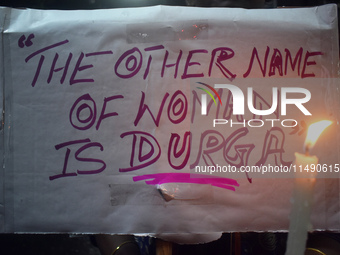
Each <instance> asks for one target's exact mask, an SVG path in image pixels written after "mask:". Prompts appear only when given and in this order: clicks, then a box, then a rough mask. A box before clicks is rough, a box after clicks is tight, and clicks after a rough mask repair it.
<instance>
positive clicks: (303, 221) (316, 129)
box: [286, 120, 332, 255]
mask: <svg viewBox="0 0 340 255" xmlns="http://www.w3.org/2000/svg"><path fill="white" fill-rule="evenodd" d="M330 124H332V122H331V121H328V120H323V121H320V122H317V123H314V124H312V125H310V127H309V128H308V132H307V137H306V141H305V144H304V148H305V154H301V153H298V152H296V153H295V165H296V173H295V182H294V191H293V196H292V204H293V205H292V211H291V215H290V224H289V234H288V240H287V249H286V255H300V254H301V255H303V254H304V253H305V250H306V242H307V237H308V230H310V229H311V223H310V212H311V206H312V201H313V190H314V185H315V181H316V180H315V177H316V171H314V172H311V171H310V170H311V165H313V164H314V165H315V166H316V165H317V164H318V161H319V159H318V158H317V157H316V156H311V155H309V151H310V149H311V148H312V147H313V146H314V144H315V143H316V140H317V139H318V137H319V136H320V135H321V133H322V132H323V130H324V129H325V128H327V127H328V126H329V125H330ZM305 169H306V170H305ZM307 169H308V171H307Z"/></svg>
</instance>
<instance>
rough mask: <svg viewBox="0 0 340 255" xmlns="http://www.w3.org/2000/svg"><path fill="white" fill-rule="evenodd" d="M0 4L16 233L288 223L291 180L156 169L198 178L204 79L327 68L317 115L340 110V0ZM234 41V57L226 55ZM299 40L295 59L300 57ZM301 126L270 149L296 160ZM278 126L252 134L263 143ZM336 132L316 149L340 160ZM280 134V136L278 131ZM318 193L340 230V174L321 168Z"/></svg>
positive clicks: (224, 228)
mask: <svg viewBox="0 0 340 255" xmlns="http://www.w3.org/2000/svg"><path fill="white" fill-rule="evenodd" d="M5 15H6V20H5V18H4V17H5ZM0 16H1V22H2V23H1V27H3V28H4V29H3V32H2V34H1V36H2V38H3V40H1V43H2V44H1V46H2V49H3V50H2V54H3V55H2V58H1V59H2V62H1V64H2V65H3V66H4V69H3V70H4V73H2V77H3V78H2V80H3V79H4V83H2V86H3V89H2V90H1V91H0V95H2V94H1V93H2V91H4V95H3V97H2V98H1V99H3V100H4V109H5V115H4V118H3V121H4V130H3V131H4V138H3V140H2V141H3V146H4V156H3V160H4V168H3V169H2V170H1V176H4V178H1V181H0V187H1V191H0V194H2V196H1V198H0V199H4V200H3V201H2V200H0V204H1V205H3V204H4V207H2V206H0V219H1V221H2V222H3V224H4V225H2V227H1V229H0V230H1V231H2V232H83V233H135V234H140V233H149V234H153V235H159V234H163V235H165V236H171V235H173V234H179V233H181V234H185V235H188V234H196V235H199V234H209V233H213V234H212V235H213V236H217V237H218V236H219V233H222V232H231V231H284V230H287V228H288V223H289V212H290V207H291V204H290V196H291V190H292V184H293V180H292V179H290V178H274V179H268V178H264V179H263V178H254V179H253V180H252V182H251V183H250V182H249V181H248V179H247V178H246V176H244V177H243V178H239V179H237V180H234V181H235V182H228V185H229V186H228V187H231V188H230V189H228V188H221V187H217V186H214V185H209V184H202V183H197V182H196V184H194V183H190V184H187V185H189V186H190V191H188V192H185V190H186V189H188V186H186V184H185V183H180V184H171V181H170V182H169V183H168V184H167V181H166V180H169V179H163V181H165V183H164V184H162V183H161V182H159V183H151V184H150V183H149V184H150V185H148V184H147V183H146V182H145V180H147V179H148V180H149V181H150V180H152V178H154V177H155V176H157V178H161V176H167V178H170V177H171V178H177V179H176V180H177V181H178V178H182V179H181V180H182V182H189V181H188V179H187V176H186V175H185V174H189V163H188V162H186V161H185V160H186V159H185V157H184V156H185V153H183V152H180V149H181V147H182V146H183V137H185V135H186V134H188V132H193V133H194V131H193V130H191V127H192V126H191V123H190V116H191V115H190V114H191V113H190V110H191V105H190V104H191V100H190V97H191V87H190V82H191V80H192V79H196V80H200V81H202V80H201V79H203V78H204V79H205V80H204V81H209V79H213V78H214V79H215V78H218V79H222V80H225V81H226V82H229V81H230V79H231V78H235V77H234V76H236V80H237V79H239V78H240V79H253V78H287V79H288V78H295V79H300V80H301V83H302V84H304V85H306V84H307V83H308V80H311V79H312V80H314V79H317V78H319V79H320V78H323V82H324V81H325V80H326V81H327V82H329V84H327V82H326V83H323V84H321V85H320V86H321V89H320V91H321V92H320V95H318V92H314V91H313V90H312V95H313V96H316V98H318V100H319V101H320V102H321V104H320V109H322V111H321V110H320V112H314V110H313V113H315V114H314V116H315V117H316V116H319V117H320V116H321V117H322V116H325V115H326V117H327V118H328V117H329V118H332V119H333V120H335V121H337V120H338V116H337V114H338V109H339V106H338V102H337V98H338V97H337V96H338V94H337V93H338V85H337V84H336V80H335V78H337V77H338V37H337V17H336V6H335V5H326V6H322V7H316V8H302V9H300V8H299V9H271V10H245V9H228V8H218V9H215V8H210V9H204V8H184V7H165V6H157V7H150V8H149V7H148V8H130V9H115V10H92V11H52V10H49V11H39V10H29V9H27V10H16V9H8V8H2V9H1V13H0ZM299 50H300V51H299ZM222 51H223V52H224V53H225V54H227V55H225V54H224V55H223V54H222V55H217V54H221V52H222ZM287 52H289V53H290V54H291V57H292V58H291V61H294V59H295V60H296V61H297V62H296V63H295V64H294V63H293V62H290V63H289V62H288V61H289V60H287V58H286V57H287V54H288V53H287ZM299 52H300V53H301V58H300V59H299V58H298V57H296V56H297V55H298V53H299ZM214 54H215V55H214ZM228 54H229V55H228ZM280 54H281V57H282V58H281V60H282V61H283V62H282V63H283V64H282V65H280ZM217 56H219V58H217ZM252 56H253V58H252ZM273 56H274V57H273ZM265 60H267V62H266V63H267V64H264V61H265ZM219 61H220V62H219ZM275 61H278V62H275ZM259 62H260V63H261V65H260V64H259ZM251 63H252V64H251ZM275 63H276V64H275ZM277 63H279V64H277ZM285 63H288V64H287V67H286V66H285ZM292 65H294V68H292ZM261 68H262V70H261ZM280 68H282V73H281V69H280ZM1 70H2V69H1ZM311 89H312V88H311ZM313 100H314V99H313ZM319 101H318V102H319ZM313 102H314V101H313ZM1 105H2V104H1ZM186 106H188V108H185V107H186ZM181 107H182V108H181ZM314 108H315V109H317V108H318V107H314ZM314 108H313V109H314ZM186 111H187V112H186ZM150 113H151V114H150ZM299 128H300V129H299V130H295V133H294V134H291V135H289V133H291V132H292V130H284V129H283V128H281V129H280V130H278V131H277V132H278V133H279V134H273V136H271V137H274V138H273V139H275V137H279V135H280V134H284V136H285V137H286V138H287V139H286V140H284V145H283V147H282V148H284V149H282V150H280V151H279V154H276V153H275V152H272V153H269V154H268V155H269V157H270V158H271V159H268V160H277V159H278V158H277V157H278V155H281V156H282V157H283V158H281V160H284V161H286V162H292V161H293V160H294V152H295V151H300V152H301V151H302V147H303V140H304V135H303V132H302V131H303V130H302V127H299ZM275 130H276V129H270V128H269V129H265V130H262V133H261V132H259V134H258V135H250V136H249V137H247V138H245V139H246V140H242V139H241V140H240V141H241V143H242V142H243V143H244V142H245V141H247V142H248V143H251V142H253V143H254V144H256V143H259V141H261V143H262V144H263V142H262V141H264V137H265V135H266V134H268V132H276V131H275ZM282 130H283V131H282ZM300 131H301V132H300ZM1 132H2V131H1ZM230 132H231V131H229V133H230ZM281 132H282V133H281ZM299 132H300V134H299ZM229 133H228V132H227V133H226V134H229ZM330 133H331V135H332V136H333V138H332V139H331V141H323V142H322V141H321V142H320V143H319V148H315V150H314V151H313V152H314V153H315V154H316V155H318V157H319V158H320V160H321V162H324V161H322V159H323V158H324V159H327V160H331V162H326V163H327V164H337V163H339V146H338V145H337V144H338V142H339V137H338V125H337V123H335V124H334V127H333V129H331V131H330ZM1 134H2V133H1ZM177 135H179V137H180V139H179V140H178V142H179V143H178V144H177V143H176V141H177V140H176V139H177ZM186 139H188V137H186ZM193 139H195V138H193ZM279 140H280V139H279ZM187 141H188V140H187ZM195 141H196V142H197V141H198V138H197V140H195ZM195 141H194V142H195ZM282 142H283V140H282ZM327 144H330V145H328V146H327ZM169 146H170V147H169ZM171 146H172V147H171ZM269 146H274V147H272V149H278V148H279V147H278V145H277V144H276V145H275V142H273V143H269ZM275 146H276V147H275ZM184 147H185V146H184ZM1 148H2V147H1ZM169 148H170V149H169ZM196 149H197V148H196ZM262 149H263V148H262V147H260V146H258V145H256V146H255V147H254V148H252V152H251V153H252V154H251V155H252V156H253V157H254V158H258V159H259V158H261V153H263V150H262ZM268 149H271V147H268ZM185 151H186V149H185ZM1 152H2V150H1ZM168 152H169V153H168ZM176 153H179V154H176ZM190 160H191V159H190ZM253 160H255V159H253ZM327 160H326V161H327ZM254 162H255V161H254ZM254 162H249V164H255V163H256V162H255V163H254ZM268 162H272V161H268ZM169 173H171V175H170V177H169V175H167V174H169ZM154 174H156V175H154ZM161 174H165V175H161ZM174 174H179V175H174ZM182 174H184V175H182ZM148 175H152V176H148ZM178 176H179V177H178ZM157 178H156V179H155V181H156V182H157ZM162 178H163V177H162ZM171 178H170V179H171ZM183 178H184V179H183ZM3 180H4V182H3ZM153 184H154V185H153ZM156 184H161V185H163V187H165V186H166V185H168V188H167V189H168V190H169V187H170V186H171V185H175V186H172V187H171V189H170V190H172V191H171V192H174V190H176V189H178V188H179V191H181V192H182V193H180V195H178V196H179V197H180V199H172V200H170V201H165V200H164V199H163V197H162V195H161V194H160V191H161V189H159V190H158V189H157V187H159V186H157V185H156ZM1 185H3V186H1ZM169 185H170V186H169ZM183 185H184V186H183ZM181 186H182V187H183V188H182V189H181V188H180V187H181ZM184 187H185V188H184ZM195 189H196V190H195ZM196 191H197V192H196ZM316 191H317V192H316V193H315V207H314V210H313V214H312V222H313V227H314V229H324V230H334V231H338V230H339V227H340V219H339V181H338V179H337V178H332V179H318V181H317V184H316ZM169 192H170V191H169ZM177 194H179V193H177ZM194 194H198V195H197V196H195V195H194ZM175 198H176V196H175ZM3 219H4V220H3ZM1 221H0V222H1ZM208 239H209V238H208ZM196 240H197V241H201V239H199V238H197V239H196Z"/></svg>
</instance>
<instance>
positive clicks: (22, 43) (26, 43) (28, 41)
mask: <svg viewBox="0 0 340 255" xmlns="http://www.w3.org/2000/svg"><path fill="white" fill-rule="evenodd" d="M33 38H34V34H30V35H29V36H28V37H27V39H26V36H25V35H22V36H20V38H19V40H18V46H19V47H20V48H24V47H25V46H26V47H30V46H32V44H33V42H32V39H33Z"/></svg>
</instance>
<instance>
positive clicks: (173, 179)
mask: <svg viewBox="0 0 340 255" xmlns="http://www.w3.org/2000/svg"><path fill="white" fill-rule="evenodd" d="M202 176H203V175H199V174H190V173H159V174H145V175H140V176H135V177H133V181H135V182H137V181H143V180H145V183H146V184H148V185H157V184H163V183H196V184H210V185H212V186H215V187H219V188H222V189H229V190H233V191H235V187H233V186H236V187H239V186H240V185H239V184H238V182H237V181H236V180H234V179H230V178H217V177H214V178H210V177H207V178H204V177H202Z"/></svg>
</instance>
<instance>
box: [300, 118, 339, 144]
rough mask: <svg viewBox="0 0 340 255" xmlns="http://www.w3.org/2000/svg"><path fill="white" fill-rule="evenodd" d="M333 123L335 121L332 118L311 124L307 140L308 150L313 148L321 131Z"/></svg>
mask: <svg viewBox="0 0 340 255" xmlns="http://www.w3.org/2000/svg"><path fill="white" fill-rule="evenodd" d="M332 123H333V122H332V121H330V120H322V121H319V122H316V123H313V124H311V125H310V126H309V128H308V131H307V137H306V141H305V148H306V149H307V151H308V150H309V149H311V148H313V146H314V144H315V143H316V141H317V140H318V138H319V136H320V135H321V133H322V132H323V131H324V130H325V129H326V128H327V127H328V126H329V125H331V124H332Z"/></svg>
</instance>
